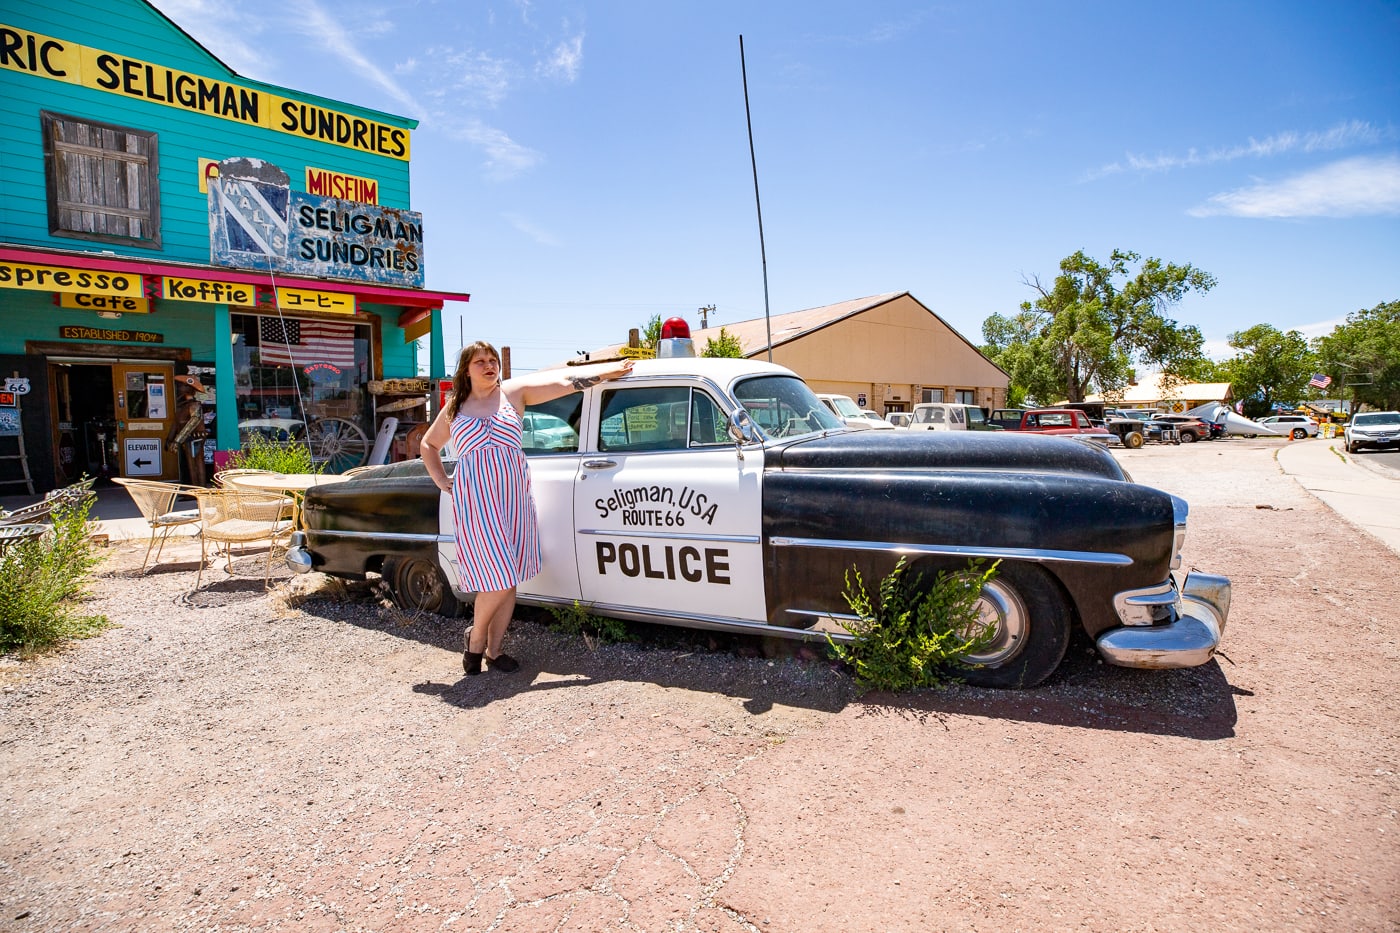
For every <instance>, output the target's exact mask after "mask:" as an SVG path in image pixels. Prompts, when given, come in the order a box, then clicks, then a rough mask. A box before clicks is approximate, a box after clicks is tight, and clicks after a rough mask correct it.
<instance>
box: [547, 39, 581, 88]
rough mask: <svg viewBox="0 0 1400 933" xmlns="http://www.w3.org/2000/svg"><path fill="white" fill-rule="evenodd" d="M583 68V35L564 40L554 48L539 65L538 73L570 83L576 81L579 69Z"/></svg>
mask: <svg viewBox="0 0 1400 933" xmlns="http://www.w3.org/2000/svg"><path fill="white" fill-rule="evenodd" d="M582 67H583V33H579V34H578V35H576V36H574V37H573V38H572V39H565V40H564V41H563V42H560V43H559V44H558V45H556V46H555V47H554V51H553V52H552V53H550V56H549V58H548V59H547V60H545V61H544V62H543V63H541V65H540V71H541V73H542V74H544V75H545V76H546V77H549V78H563V79H564V80H565V81H568V82H570V83H572V82H574V81H576V80H578V73H579V69H581V68H582Z"/></svg>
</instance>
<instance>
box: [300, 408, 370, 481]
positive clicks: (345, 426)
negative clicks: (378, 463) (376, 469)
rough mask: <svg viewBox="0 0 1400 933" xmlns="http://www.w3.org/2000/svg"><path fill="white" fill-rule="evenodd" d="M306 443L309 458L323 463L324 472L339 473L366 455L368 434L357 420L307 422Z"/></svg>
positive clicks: (367, 452)
mask: <svg viewBox="0 0 1400 933" xmlns="http://www.w3.org/2000/svg"><path fill="white" fill-rule="evenodd" d="M307 443H308V444H309V445H310V447H311V459H312V460H315V461H316V462H317V463H321V464H324V465H325V469H326V472H327V473H343V472H345V471H346V470H348V469H350V468H352V467H357V466H360V465H361V464H363V463H364V462H365V461H366V460H368V459H369V436H368V435H366V434H365V432H364V430H363V429H361V428H360V426H359V425H358V424H356V423H355V422H353V421H346V420H345V419H344V418H322V419H320V420H319V421H313V422H311V430H310V431H309V432H308V434H307Z"/></svg>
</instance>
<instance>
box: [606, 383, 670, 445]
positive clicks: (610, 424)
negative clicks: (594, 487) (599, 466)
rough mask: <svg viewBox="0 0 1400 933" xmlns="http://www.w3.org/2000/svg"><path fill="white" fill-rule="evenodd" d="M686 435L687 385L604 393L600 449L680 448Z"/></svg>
mask: <svg viewBox="0 0 1400 933" xmlns="http://www.w3.org/2000/svg"><path fill="white" fill-rule="evenodd" d="M689 437H690V390H689V389H688V388H685V387H684V386H645V387H638V388H635V389H632V388H629V389H609V390H606V391H605V392H604V393H603V414H602V418H601V421H600V424H599V428H598V449H599V450H600V451H612V452H626V451H643V450H683V449H685V447H686V445H687V442H688V439H689Z"/></svg>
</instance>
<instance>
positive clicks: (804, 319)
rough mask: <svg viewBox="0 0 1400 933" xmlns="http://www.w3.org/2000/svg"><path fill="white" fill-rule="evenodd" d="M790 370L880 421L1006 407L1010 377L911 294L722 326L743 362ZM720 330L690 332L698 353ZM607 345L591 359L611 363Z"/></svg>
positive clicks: (613, 352)
mask: <svg viewBox="0 0 1400 933" xmlns="http://www.w3.org/2000/svg"><path fill="white" fill-rule="evenodd" d="M770 325H771V328H772V334H773V341H772V343H773V362H775V363H778V364H779V365H782V366H786V367H787V368H789V369H791V370H793V371H794V372H796V373H797V374H798V375H800V376H801V377H802V378H803V379H805V380H806V381H807V383H808V384H809V385H810V386H811V387H812V388H813V390H815V391H817V392H830V393H834V394H838V395H848V396H850V397H851V398H853V399H855V400H856V403H857V404H858V405H860V407H861V408H869V409H872V410H874V411H876V412H878V413H879V414H881V415H884V414H886V413H888V412H892V411H910V410H911V409H912V408H913V407H914V406H915V405H917V404H919V403H920V402H965V403H967V404H971V405H981V406H982V407H984V408H988V409H992V408H1001V407H1004V406H1005V404H1006V389H1007V386H1008V385H1009V384H1010V377H1009V376H1008V375H1007V374H1006V372H1005V371H1004V370H1003V369H1001V367H999V366H997V365H996V364H995V363H993V362H992V361H991V360H989V359H987V357H985V356H983V355H982V353H981V351H979V350H978V349H977V347H976V346H974V345H973V344H972V343H971V342H970V341H969V340H968V339H967V338H966V337H964V336H963V335H962V334H960V333H958V332H957V331H956V330H954V329H953V328H952V327H951V326H950V325H949V324H948V323H947V322H946V321H944V320H943V319H942V318H941V317H939V316H938V315H937V314H935V313H934V312H932V311H930V310H929V309H928V308H927V307H926V306H925V305H923V304H922V303H921V302H920V301H919V300H918V299H917V298H915V297H914V296H913V295H911V294H909V293H908V292H891V293H889V294H885V295H875V296H873V297H870V298H856V299H853V300H851V301H843V302H839V303H837V304H832V305H826V306H824V307H820V308H809V309H807V310H805V311H789V312H787V313H784V314H775V315H773V316H772V317H771V318H770V320H769V321H767V322H765V320H764V319H763V318H756V319H754V320H749V321H734V322H724V324H723V325H722V327H723V330H724V331H725V332H726V333H728V334H730V335H732V336H734V337H736V338H737V339H738V341H739V346H740V347H741V348H742V349H743V352H744V355H745V356H746V357H749V358H751V359H767V358H768V331H769V326H770ZM720 330H721V326H718V325H717V326H713V327H708V328H706V329H704V330H692V331H691V337H692V338H693V340H694V343H695V352H696V353H701V352H703V351H704V349H705V344H706V342H707V341H708V340H711V339H714V338H717V337H719V334H720ZM620 348H621V345H620V344H612V345H610V346H608V347H603V348H600V349H598V350H595V351H593V352H591V353H590V354H589V356H590V357H591V358H592V359H602V358H606V357H608V356H614V355H616V354H617V352H618V350H619V349H620Z"/></svg>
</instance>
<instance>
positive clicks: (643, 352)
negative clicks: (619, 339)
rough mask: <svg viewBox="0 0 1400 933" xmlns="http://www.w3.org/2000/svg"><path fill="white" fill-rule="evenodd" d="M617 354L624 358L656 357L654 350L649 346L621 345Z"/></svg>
mask: <svg viewBox="0 0 1400 933" xmlns="http://www.w3.org/2000/svg"><path fill="white" fill-rule="evenodd" d="M617 355H618V356H620V357H622V358H623V359H626V360H653V359H656V351H655V350H653V349H652V348H651V347H623V348H622V349H621V350H618V351H617Z"/></svg>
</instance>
